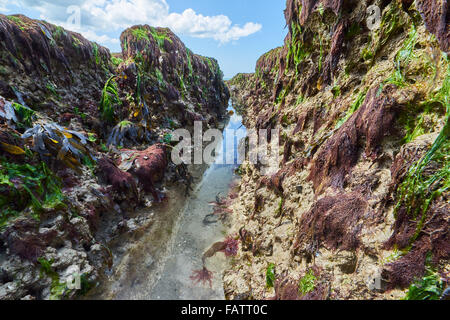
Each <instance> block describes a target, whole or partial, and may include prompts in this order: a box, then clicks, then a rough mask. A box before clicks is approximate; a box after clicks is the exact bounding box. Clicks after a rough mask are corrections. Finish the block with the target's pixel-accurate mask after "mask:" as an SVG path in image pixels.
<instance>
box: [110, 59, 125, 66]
mask: <svg viewBox="0 0 450 320" xmlns="http://www.w3.org/2000/svg"><path fill="white" fill-rule="evenodd" d="M111 62H112V64H113V65H114V67H116V68H117V67H118V66H119V65H120V64H121V63H122V62H123V59H122V58H119V57H111Z"/></svg>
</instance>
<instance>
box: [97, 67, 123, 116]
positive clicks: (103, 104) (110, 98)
mask: <svg viewBox="0 0 450 320" xmlns="http://www.w3.org/2000/svg"><path fill="white" fill-rule="evenodd" d="M115 78H116V76H112V77H110V78H109V79H108V81H106V83H105V86H104V87H103V90H102V98H101V100H100V106H99V109H100V112H101V114H102V117H103V119H105V120H106V121H108V122H113V121H114V118H115V114H114V105H116V104H117V105H122V101H121V100H120V98H119V92H118V89H117V84H116V82H115V80H114V79H115Z"/></svg>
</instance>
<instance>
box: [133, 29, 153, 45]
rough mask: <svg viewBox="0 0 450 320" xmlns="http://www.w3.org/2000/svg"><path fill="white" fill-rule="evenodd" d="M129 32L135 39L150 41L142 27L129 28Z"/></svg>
mask: <svg viewBox="0 0 450 320" xmlns="http://www.w3.org/2000/svg"><path fill="white" fill-rule="evenodd" d="M131 33H132V34H133V36H134V37H135V38H136V40H138V41H140V40H146V41H147V42H150V38H149V36H148V32H147V30H146V29H144V28H136V29H133V30H131Z"/></svg>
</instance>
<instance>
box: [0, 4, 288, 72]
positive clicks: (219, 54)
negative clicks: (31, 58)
mask: <svg viewBox="0 0 450 320" xmlns="http://www.w3.org/2000/svg"><path fill="white" fill-rule="evenodd" d="M71 6H72V7H71ZM285 6H286V2H285V1H284V0H225V1H224V0H221V1H219V0H60V1H55V0H53V1H52V0H0V12H1V13H4V14H15V13H21V14H25V15H27V16H29V17H31V18H35V19H45V20H47V21H49V22H52V23H55V24H58V25H62V26H64V27H66V28H67V29H69V30H73V31H77V32H80V33H82V34H83V35H84V36H85V37H86V38H88V39H89V40H93V41H96V42H98V43H100V44H102V45H104V46H106V47H108V48H110V49H111V51H113V52H118V51H120V43H119V41H118V40H119V37H120V33H121V32H122V31H123V30H124V29H125V28H127V27H129V26H132V25H135V24H149V25H152V26H164V27H169V28H171V29H172V30H173V31H174V32H175V33H176V34H177V35H178V36H179V37H180V38H181V39H182V40H183V42H184V43H185V44H186V46H187V47H188V48H190V49H191V50H192V51H194V52H195V53H198V54H201V55H205V56H209V57H214V58H216V59H217V60H218V61H219V63H220V66H221V68H222V70H223V72H224V74H225V78H231V77H232V76H234V75H235V74H236V73H238V72H253V71H254V69H255V63H256V61H257V59H258V58H259V57H260V56H261V55H262V54H264V53H265V52H267V51H269V50H270V49H273V48H275V47H278V46H280V45H282V44H283V40H284V37H285V35H286V33H287V30H286V29H285V20H284V15H283V10H284V8H285Z"/></svg>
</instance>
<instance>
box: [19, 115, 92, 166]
mask: <svg viewBox="0 0 450 320" xmlns="http://www.w3.org/2000/svg"><path fill="white" fill-rule="evenodd" d="M22 138H23V139H31V138H32V139H33V140H32V141H33V147H32V150H33V151H35V152H36V153H38V154H39V156H40V158H41V160H43V161H45V162H46V163H52V162H53V161H54V160H57V161H60V162H62V163H63V164H64V165H65V166H67V167H69V168H71V169H74V170H76V171H78V172H79V171H80V169H79V168H80V167H81V164H82V163H83V160H84V159H85V158H86V157H88V158H89V159H90V160H92V161H95V158H94V156H93V155H91V153H90V152H89V150H88V148H87V142H88V140H87V138H86V137H85V136H84V135H82V134H81V133H78V132H76V131H72V130H68V129H65V128H63V127H61V126H59V125H57V124H56V123H45V124H37V125H36V126H34V127H33V128H31V129H28V130H27V131H26V132H25V133H24V134H23V135H22Z"/></svg>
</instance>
